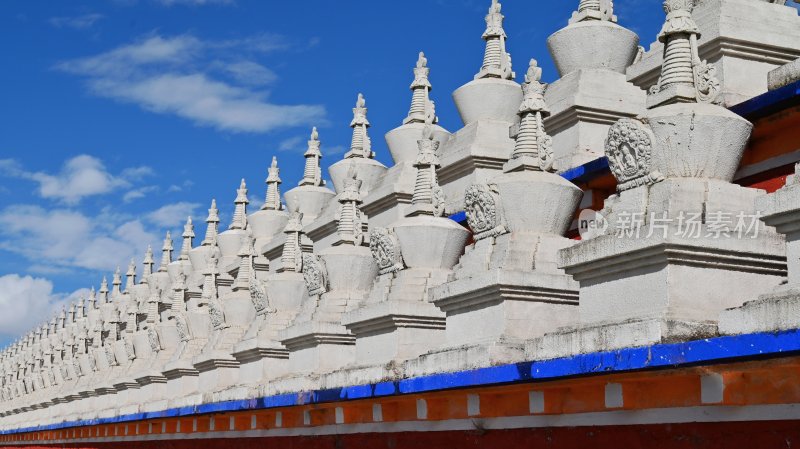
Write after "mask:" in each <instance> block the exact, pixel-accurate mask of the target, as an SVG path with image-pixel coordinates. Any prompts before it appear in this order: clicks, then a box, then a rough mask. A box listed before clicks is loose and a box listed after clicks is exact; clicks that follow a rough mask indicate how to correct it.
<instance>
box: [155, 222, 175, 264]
mask: <svg viewBox="0 0 800 449" xmlns="http://www.w3.org/2000/svg"><path fill="white" fill-rule="evenodd" d="M172 249H173V248H172V233H171V232H170V231H167V235H166V236H165V237H164V244H163V245H162V246H161V265H160V266H159V267H158V271H159V272H161V273H166V272H167V265H169V264H170V263H171V262H172Z"/></svg>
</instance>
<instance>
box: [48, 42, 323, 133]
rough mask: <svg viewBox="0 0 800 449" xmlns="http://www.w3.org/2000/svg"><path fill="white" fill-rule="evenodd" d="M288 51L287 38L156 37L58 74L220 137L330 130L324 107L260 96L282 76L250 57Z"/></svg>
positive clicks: (85, 60) (68, 66)
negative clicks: (324, 125)
mask: <svg viewBox="0 0 800 449" xmlns="http://www.w3.org/2000/svg"><path fill="white" fill-rule="evenodd" d="M285 45H286V43H285V40H284V39H283V38H282V37H280V36H274V35H267V34H264V35H258V36H254V37H251V38H247V39H239V40H227V41H218V42H211V41H202V40H200V39H197V38H195V37H194V36H191V35H182V36H176V37H168V38H165V37H161V36H158V35H155V36H149V37H146V38H144V39H140V40H139V41H137V42H134V43H133V44H130V45H124V46H121V47H118V48H116V49H114V50H111V51H108V52H106V53H102V54H99V55H97V56H92V57H88V58H82V59H76V60H72V61H66V62H63V63H61V64H59V65H58V66H57V67H58V68H59V69H60V70H62V71H65V72H68V73H73V74H76V75H81V76H85V77H86V78H87V82H88V86H89V89H90V90H91V92H92V93H94V94H95V95H98V96H101V97H106V98H112V99H115V100H118V101H122V102H126V103H133V104H137V105H139V106H140V107H142V108H144V109H146V110H148V111H152V112H156V113H161V114H173V115H177V116H179V117H183V118H185V119H189V120H191V121H193V122H194V123H195V124H198V125H202V126H211V127H214V128H217V129H219V130H225V131H233V132H267V131H270V130H273V129H276V128H282V127H292V126H299V125H306V126H307V125H310V124H312V123H317V122H324V118H325V109H324V107H322V106H320V105H279V104H274V103H271V102H269V101H268V100H267V98H268V93H267V92H263V91H257V90H254V89H253V88H254V87H255V86H264V85H266V84H269V83H272V82H274V81H275V80H276V79H277V75H276V74H275V73H274V72H273V71H271V70H270V69H268V68H266V67H264V66H262V65H260V64H258V63H256V62H253V61H250V60H247V59H244V58H243V57H242V55H244V54H246V53H248V52H268V51H274V50H277V49H280V48H284V47H285ZM209 58H212V60H211V61H210V62H209V61H207V60H208V59H209ZM232 58H233V59H232ZM231 59H232V60H231ZM214 71H217V72H219V71H222V72H223V73H225V74H226V75H227V76H228V77H229V78H230V82H228V81H222V80H219V79H215V78H214V77H212V75H211V72H214Z"/></svg>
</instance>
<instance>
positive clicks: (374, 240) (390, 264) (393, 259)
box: [369, 228, 405, 274]
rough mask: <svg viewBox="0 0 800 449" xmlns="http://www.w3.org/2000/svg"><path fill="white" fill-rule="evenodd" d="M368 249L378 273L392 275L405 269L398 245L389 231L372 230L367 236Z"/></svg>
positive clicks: (381, 229)
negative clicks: (376, 265)
mask: <svg viewBox="0 0 800 449" xmlns="http://www.w3.org/2000/svg"><path fill="white" fill-rule="evenodd" d="M369 249H370V251H371V252H372V257H373V258H374V259H375V263H377V264H378V273H380V274H386V273H394V272H397V271H400V270H402V269H403V268H405V265H403V256H402V254H401V253H400V243H399V242H398V241H397V237H395V235H394V233H392V232H391V231H390V230H389V229H386V228H375V229H373V230H372V233H371V234H370V236H369Z"/></svg>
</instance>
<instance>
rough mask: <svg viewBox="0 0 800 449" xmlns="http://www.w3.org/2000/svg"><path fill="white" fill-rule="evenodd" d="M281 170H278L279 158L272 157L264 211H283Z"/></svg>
mask: <svg viewBox="0 0 800 449" xmlns="http://www.w3.org/2000/svg"><path fill="white" fill-rule="evenodd" d="M280 173H281V170H280V169H279V168H278V158H276V157H275V156H272V165H270V166H269V171H268V174H267V199H266V200H265V201H264V205H262V206H261V209H262V210H283V204H281V182H282V181H281V177H280Z"/></svg>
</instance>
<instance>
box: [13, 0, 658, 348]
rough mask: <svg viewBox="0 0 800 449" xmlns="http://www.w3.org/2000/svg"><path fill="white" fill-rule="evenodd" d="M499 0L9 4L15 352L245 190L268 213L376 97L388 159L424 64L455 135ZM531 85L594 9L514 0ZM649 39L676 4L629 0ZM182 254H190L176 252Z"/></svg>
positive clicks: (519, 66)
mask: <svg viewBox="0 0 800 449" xmlns="http://www.w3.org/2000/svg"><path fill="white" fill-rule="evenodd" d="M489 3H490V1H489V0H403V1H375V0H372V1H365V0H341V1H330V0H306V1H280V2H279V1H264V0H227V1H224V0H216V1H214V0H95V1H88V0H87V1H80V0H74V1H69V2H52V1H47V2H46V1H30V0H8V1H4V2H2V5H0V30H2V31H0V33H2V34H1V36H2V38H0V52H2V54H4V55H5V58H6V61H7V63H6V64H4V65H3V69H2V70H0V85H2V86H3V90H2V95H0V98H2V100H1V101H0V116H2V117H3V125H4V126H3V127H2V132H0V307H2V308H3V313H2V314H0V345H2V344H4V343H6V342H7V341H8V338H9V337H10V336H13V335H16V334H19V333H21V332H23V331H25V330H26V329H27V328H28V327H29V326H31V325H33V324H35V323H37V322H38V321H40V320H42V319H46V318H48V317H49V313H50V310H51V309H52V308H53V307H54V306H55V307H57V306H58V305H59V304H60V303H63V302H64V301H66V300H70V299H74V298H76V297H77V295H80V294H82V293H83V292H85V290H81V289H84V288H87V287H89V286H91V285H92V284H94V285H98V284H99V282H100V279H101V277H102V276H103V275H104V274H107V275H108V276H109V280H110V274H111V272H112V271H113V269H114V267H115V266H117V265H122V268H123V271H124V270H125V267H126V265H127V261H128V260H129V259H130V257H131V256H135V257H136V260H137V263H138V262H141V259H142V256H143V253H144V250H145V248H146V246H147V244H152V245H153V248H154V249H155V250H156V253H157V254H158V250H159V249H160V247H161V241H162V239H163V234H164V232H165V231H166V230H167V229H171V230H173V235H175V236H179V235H180V229H181V225H182V223H183V221H184V220H185V219H186V216H187V215H191V216H192V217H193V218H194V219H195V223H196V224H197V225H198V226H197V229H196V232H197V234H198V235H202V232H203V231H204V229H205V225H204V223H203V219H204V218H205V214H206V208H207V207H208V203H209V202H210V199H211V198H212V197H215V198H217V200H218V203H219V205H220V209H221V210H222V219H223V223H222V225H223V226H227V222H226V221H227V219H228V218H229V217H230V212H231V210H232V208H233V207H232V202H233V199H234V197H235V195H236V191H235V190H236V188H237V187H238V184H239V180H240V179H241V178H242V177H244V178H245V179H246V180H247V182H248V187H249V188H250V196H251V197H252V198H253V199H254V200H255V201H260V199H261V198H262V197H263V195H264V179H265V177H266V169H267V166H268V165H269V161H270V160H271V156H272V155H273V154H274V155H277V156H278V160H279V164H280V167H281V170H282V173H281V174H282V178H283V180H284V185H283V188H284V191H285V190H287V189H288V188H291V187H292V186H294V185H296V183H297V181H298V180H299V178H300V177H301V172H302V161H303V158H302V152H303V151H304V149H305V141H306V140H307V136H308V134H309V130H310V128H311V126H312V125H316V126H319V128H320V138H321V140H322V144H323V147H322V149H323V153H324V154H325V155H326V158H325V159H323V162H324V163H325V166H326V167H327V165H328V164H330V163H332V162H335V161H336V160H338V159H339V158H341V156H342V153H343V152H344V149H345V146H346V145H348V144H349V139H350V129H349V128H348V124H349V121H350V119H351V118H352V112H351V108H352V107H353V105H354V103H355V100H356V95H357V94H358V93H359V92H363V93H364V95H365V97H366V100H367V106H368V108H369V119H370V121H371V123H372V124H373V127H372V129H371V133H372V134H371V135H372V137H373V141H374V143H375V146H376V148H375V149H376V151H377V153H378V159H380V160H381V161H382V162H384V163H386V164H389V163H390V159H389V155H388V151H387V150H386V147H385V145H384V144H383V140H382V135H383V134H384V133H385V132H386V131H388V130H390V129H392V128H394V127H396V126H398V125H400V123H401V121H402V119H403V118H404V117H405V114H406V113H407V110H408V106H409V102H410V91H409V90H408V86H409V84H410V82H411V80H412V79H413V75H412V72H411V69H412V67H413V66H414V63H415V62H416V59H417V52H419V51H420V50H424V51H425V53H426V55H427V57H428V60H429V66H430V67H431V70H432V72H431V81H432V83H433V85H434V90H433V97H434V99H435V100H436V102H437V109H438V110H437V112H438V114H439V116H440V117H441V124H442V125H443V126H444V127H446V128H448V129H450V130H456V129H458V128H459V127H460V121H459V119H458V115H457V114H456V111H455V108H454V106H453V103H452V101H451V100H450V94H451V92H452V91H453V90H454V89H456V88H457V87H459V86H460V85H462V84H464V83H465V82H467V81H469V80H470V79H472V76H473V75H474V74H475V73H476V72H477V71H478V69H479V67H480V64H481V58H482V53H483V41H482V40H481V38H480V36H481V33H482V32H483V30H484V22H483V16H484V15H485V11H486V9H487V7H488V5H489ZM503 3H504V8H503V12H504V13H505V15H506V31H507V33H508V35H509V50H510V52H511V54H512V56H513V58H514V61H515V69H516V71H517V73H518V75H519V76H521V74H522V73H524V71H525V70H524V68H525V66H526V61H527V60H528V59H529V58H532V57H533V58H537V59H538V60H539V61H540V65H541V66H542V67H543V68H544V71H545V76H544V77H545V79H546V80H552V79H554V78H555V76H556V74H555V72H554V68H553V65H552V62H551V59H550V57H549V55H548V53H547V48H546V43H545V39H546V37H547V36H548V35H550V34H551V33H552V32H554V31H556V30H557V29H559V28H561V27H563V26H565V25H566V23H567V19H568V18H569V16H570V13H571V11H572V10H574V9H575V8H576V6H577V4H578V0H552V1H541V0H537V1H532V0H506V1H504V2H503ZM615 3H616V5H617V14H618V16H619V17H620V24H621V25H623V26H627V27H629V28H631V29H633V30H635V31H636V32H638V33H639V34H640V36H641V37H642V42H643V43H644V45H645V46H648V45H649V43H650V42H651V41H653V40H654V37H655V35H656V33H657V32H658V29H659V28H660V25H661V22H662V21H663V12H662V11H661V7H660V3H661V2H660V0H618V1H617V2H615ZM176 245H177V246H179V243H177V240H176Z"/></svg>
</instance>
